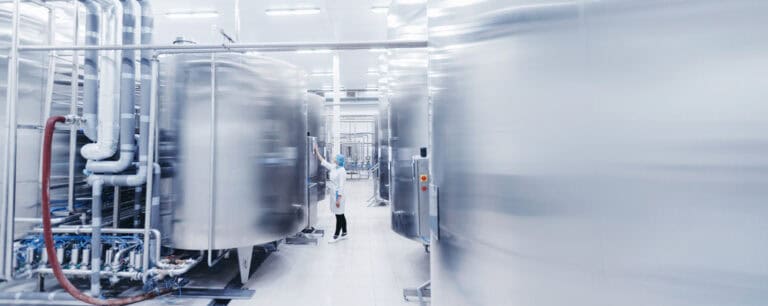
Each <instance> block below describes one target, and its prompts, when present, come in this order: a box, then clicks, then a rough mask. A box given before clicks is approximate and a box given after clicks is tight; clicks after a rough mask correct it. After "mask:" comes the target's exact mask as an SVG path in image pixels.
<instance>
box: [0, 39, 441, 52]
mask: <svg viewBox="0 0 768 306" xmlns="http://www.w3.org/2000/svg"><path fill="white" fill-rule="evenodd" d="M428 46H429V43H428V42H427V41H426V40H396V41H386V40H385V41H356V42H297V43H284V42H277V43H235V44H218V45H200V44H198V45H191V44H177V45H132V46H129V45H101V46H39V45H23V46H19V51H54V50H155V51H161V52H160V53H172V52H171V51H194V50H205V51H206V52H208V53H221V52H224V53H231V52H233V50H234V51H260V52H286V51H300V50H335V51H339V50H369V49H413V48H416V49H421V48H427V47H428ZM3 49H4V48H0V50H3ZM5 49H6V50H7V48H5ZM182 53H183V52H182Z"/></svg>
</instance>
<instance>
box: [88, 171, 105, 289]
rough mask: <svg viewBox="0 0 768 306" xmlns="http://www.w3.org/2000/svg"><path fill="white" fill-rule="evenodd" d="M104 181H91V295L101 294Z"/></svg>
mask: <svg viewBox="0 0 768 306" xmlns="http://www.w3.org/2000/svg"><path fill="white" fill-rule="evenodd" d="M103 186H104V182H103V181H101V180H96V181H95V182H93V185H92V187H93V200H92V201H91V296H93V297H96V298H98V297H99V296H100V295H101V284H100V283H99V280H100V279H101V277H100V276H101V275H100V274H101V208H102V199H101V192H102V187H103Z"/></svg>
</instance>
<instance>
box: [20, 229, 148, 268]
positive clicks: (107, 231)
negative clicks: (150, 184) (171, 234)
mask: <svg viewBox="0 0 768 306" xmlns="http://www.w3.org/2000/svg"><path fill="white" fill-rule="evenodd" d="M51 231H52V233H54V234H78V235H79V234H90V233H92V232H93V231H92V228H91V227H90V226H72V227H64V226H60V227H54V228H52V229H51ZM32 232H33V233H42V232H43V229H42V228H35V229H32ZM101 233H102V234H140V235H144V229H143V228H102V229H101ZM149 233H150V236H151V237H154V239H155V240H156V241H155V243H154V245H155V246H156V248H155V250H154V253H153V254H154V256H155V259H156V260H159V259H160V247H161V241H162V240H163V236H162V234H161V233H160V231H159V230H158V229H155V228H153V229H150V230H149ZM145 248H146V246H145ZM145 271H146V270H145Z"/></svg>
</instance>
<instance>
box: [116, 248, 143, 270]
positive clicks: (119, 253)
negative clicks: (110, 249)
mask: <svg viewBox="0 0 768 306" xmlns="http://www.w3.org/2000/svg"><path fill="white" fill-rule="evenodd" d="M137 246H138V244H136V245H132V246H129V247H127V248H123V249H122V250H119V251H117V253H115V257H114V258H113V259H112V271H117V270H118V269H120V258H121V257H123V255H124V254H125V252H128V251H130V250H133V249H135V248H136V247H137Z"/></svg>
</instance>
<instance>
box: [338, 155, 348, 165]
mask: <svg viewBox="0 0 768 306" xmlns="http://www.w3.org/2000/svg"><path fill="white" fill-rule="evenodd" d="M345 160H346V157H344V154H339V155H336V163H337V164H339V167H344V161H345Z"/></svg>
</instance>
